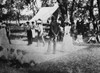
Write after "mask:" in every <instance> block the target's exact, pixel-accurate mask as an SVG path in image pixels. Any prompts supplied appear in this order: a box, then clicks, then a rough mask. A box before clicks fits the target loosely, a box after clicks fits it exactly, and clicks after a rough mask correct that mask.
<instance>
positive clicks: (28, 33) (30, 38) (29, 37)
mask: <svg viewBox="0 0 100 73" xmlns="http://www.w3.org/2000/svg"><path fill="white" fill-rule="evenodd" d="M27 39H28V44H32V31H31V30H27Z"/></svg>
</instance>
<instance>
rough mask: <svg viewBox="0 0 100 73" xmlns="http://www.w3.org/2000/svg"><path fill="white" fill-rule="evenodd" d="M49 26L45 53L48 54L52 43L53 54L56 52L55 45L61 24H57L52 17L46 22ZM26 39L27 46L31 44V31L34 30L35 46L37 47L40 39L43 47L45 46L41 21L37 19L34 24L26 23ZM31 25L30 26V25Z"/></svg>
mask: <svg viewBox="0 0 100 73" xmlns="http://www.w3.org/2000/svg"><path fill="white" fill-rule="evenodd" d="M48 23H49V24H48V25H49V28H48V30H49V32H48V34H47V36H48V37H49V38H48V49H47V52H50V47H51V42H53V53H55V52H56V43H57V40H58V38H59V35H60V36H61V27H60V24H61V23H57V20H56V18H55V17H54V16H52V17H51V18H50V19H49V20H48ZM26 24H27V39H28V45H30V44H32V35H34V34H32V30H33V29H35V32H36V33H37V40H38V41H37V46H39V41H40V38H41V39H42V42H43V46H44V45H45V39H44V37H45V36H44V33H45V32H46V31H45V32H44V30H45V29H44V27H43V22H42V20H41V19H38V20H37V21H36V22H27V23H26ZM31 24H32V25H31Z"/></svg>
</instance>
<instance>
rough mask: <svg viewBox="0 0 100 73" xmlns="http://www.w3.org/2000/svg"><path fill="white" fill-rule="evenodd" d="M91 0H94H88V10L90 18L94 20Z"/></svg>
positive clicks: (92, 0)
mask: <svg viewBox="0 0 100 73" xmlns="http://www.w3.org/2000/svg"><path fill="white" fill-rule="evenodd" d="M93 2H94V0H90V8H89V12H90V19H93V21H94V20H95V17H94V15H93Z"/></svg>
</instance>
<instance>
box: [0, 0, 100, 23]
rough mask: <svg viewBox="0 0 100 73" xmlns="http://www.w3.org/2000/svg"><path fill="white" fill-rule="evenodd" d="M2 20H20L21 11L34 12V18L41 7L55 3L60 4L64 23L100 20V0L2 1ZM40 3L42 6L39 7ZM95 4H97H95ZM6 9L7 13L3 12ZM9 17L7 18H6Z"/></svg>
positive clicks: (0, 7) (0, 13) (0, 8)
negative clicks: (79, 20)
mask: <svg viewBox="0 0 100 73" xmlns="http://www.w3.org/2000/svg"><path fill="white" fill-rule="evenodd" d="M0 2H1V3H0V19H11V20H12V19H18V20H20V18H21V14H20V11H21V10H24V9H25V6H26V7H27V8H29V10H32V11H33V15H32V16H34V15H35V14H36V13H37V12H38V11H39V9H40V8H41V7H50V6H53V5H54V2H58V4H59V9H58V11H59V13H58V14H61V16H62V18H63V20H64V21H66V18H67V21H70V23H71V24H73V22H74V20H75V19H77V18H81V19H86V18H90V19H91V20H93V21H94V20H96V19H100V1H99V0H0ZM38 2H40V5H38V4H39V3H38ZM94 3H95V4H94ZM94 8H97V9H98V10H97V12H98V14H97V15H99V16H98V18H97V17H96V15H94ZM4 9H6V11H7V12H6V13H3V10H4ZM5 16H7V18H4V17H5ZM68 18H69V19H68Z"/></svg>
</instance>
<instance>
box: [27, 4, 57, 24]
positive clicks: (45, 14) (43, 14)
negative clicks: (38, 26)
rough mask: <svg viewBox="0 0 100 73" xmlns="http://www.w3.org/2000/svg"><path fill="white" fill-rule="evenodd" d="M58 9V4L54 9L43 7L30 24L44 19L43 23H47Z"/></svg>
mask: <svg viewBox="0 0 100 73" xmlns="http://www.w3.org/2000/svg"><path fill="white" fill-rule="evenodd" d="M58 7H59V6H58V3H56V4H55V5H54V6H53V7H42V8H41V9H40V10H39V11H38V13H37V14H36V15H35V16H34V17H33V18H32V19H31V20H29V22H32V21H35V20H38V19H42V21H43V23H46V22H47V20H48V18H49V17H51V16H52V14H53V13H54V12H55V11H56V10H57V9H58Z"/></svg>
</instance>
